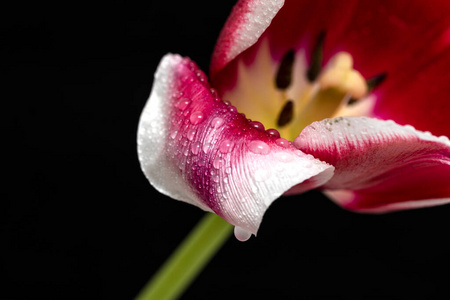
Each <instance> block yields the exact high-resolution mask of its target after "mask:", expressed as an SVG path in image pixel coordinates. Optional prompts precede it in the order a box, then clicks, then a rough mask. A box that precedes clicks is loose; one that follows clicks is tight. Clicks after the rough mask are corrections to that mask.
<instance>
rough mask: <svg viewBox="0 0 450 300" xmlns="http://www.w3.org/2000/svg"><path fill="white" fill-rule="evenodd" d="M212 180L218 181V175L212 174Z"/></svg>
mask: <svg viewBox="0 0 450 300" xmlns="http://www.w3.org/2000/svg"><path fill="white" fill-rule="evenodd" d="M212 180H213V181H214V182H216V183H217V182H219V181H220V176H219V175H214V176H213V177H212Z"/></svg>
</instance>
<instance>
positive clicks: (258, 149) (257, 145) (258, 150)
mask: <svg viewBox="0 0 450 300" xmlns="http://www.w3.org/2000/svg"><path fill="white" fill-rule="evenodd" d="M248 148H249V149H250V151H252V152H253V153H255V154H263V155H266V154H269V153H270V147H269V145H267V144H266V143H264V142H263V141H251V142H250V144H248Z"/></svg>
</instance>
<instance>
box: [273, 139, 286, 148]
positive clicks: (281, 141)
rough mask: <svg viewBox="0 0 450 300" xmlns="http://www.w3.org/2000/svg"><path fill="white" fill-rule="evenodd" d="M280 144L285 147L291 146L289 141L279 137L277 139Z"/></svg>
mask: <svg viewBox="0 0 450 300" xmlns="http://www.w3.org/2000/svg"><path fill="white" fill-rule="evenodd" d="M275 142H276V143H277V145H278V146H281V147H283V148H287V147H289V141H288V140H286V139H283V138H279V139H277V140H276V141H275Z"/></svg>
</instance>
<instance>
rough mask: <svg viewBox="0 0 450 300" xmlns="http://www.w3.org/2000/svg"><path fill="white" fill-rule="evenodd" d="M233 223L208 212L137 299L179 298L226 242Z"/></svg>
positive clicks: (161, 299) (162, 299)
mask: <svg viewBox="0 0 450 300" xmlns="http://www.w3.org/2000/svg"><path fill="white" fill-rule="evenodd" d="M232 229H233V226H232V225H230V224H229V223H227V222H226V221H224V220H223V219H222V218H220V217H219V216H217V215H215V214H211V213H208V214H207V215H206V216H205V217H203V219H202V220H201V221H200V223H199V224H197V226H196V227H195V228H194V229H193V230H192V231H191V233H190V234H189V235H188V237H187V238H186V239H185V240H184V241H183V243H182V244H181V245H180V246H179V247H178V249H177V250H176V251H175V252H174V253H173V254H172V256H171V257H170V258H169V259H168V260H167V261H166V262H165V264H164V265H163V266H162V267H161V269H159V271H158V272H157V273H156V274H155V275H154V277H153V278H152V279H151V280H150V281H149V282H148V283H147V284H146V286H145V287H144V288H143V289H142V290H141V292H140V293H139V295H138V296H137V297H136V299H135V300H156V299H157V300H169V299H176V298H177V297H179V296H180V295H181V294H182V293H183V292H184V291H185V289H186V288H187V287H188V286H189V284H190V283H191V282H192V281H193V280H194V279H195V278H196V277H197V275H198V274H199V273H200V271H201V270H202V269H203V267H204V266H205V265H206V264H207V263H208V261H209V260H210V259H211V258H212V257H213V256H214V254H215V253H216V252H217V251H218V250H219V249H220V247H221V246H222V245H223V244H224V243H225V241H226V240H227V238H228V237H229V236H230V234H231V232H232Z"/></svg>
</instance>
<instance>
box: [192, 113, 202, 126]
mask: <svg viewBox="0 0 450 300" xmlns="http://www.w3.org/2000/svg"><path fill="white" fill-rule="evenodd" d="M204 119H205V115H204V114H203V113H202V112H201V111H194V112H193V113H192V114H191V116H190V117H189V120H190V121H191V123H192V124H194V125H197V124H200V123H201V122H203V121H204Z"/></svg>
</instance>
